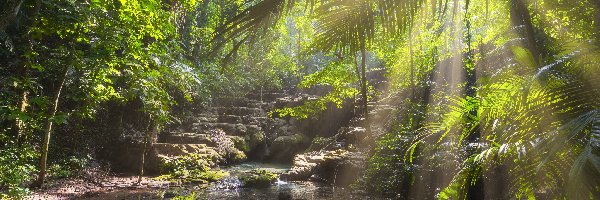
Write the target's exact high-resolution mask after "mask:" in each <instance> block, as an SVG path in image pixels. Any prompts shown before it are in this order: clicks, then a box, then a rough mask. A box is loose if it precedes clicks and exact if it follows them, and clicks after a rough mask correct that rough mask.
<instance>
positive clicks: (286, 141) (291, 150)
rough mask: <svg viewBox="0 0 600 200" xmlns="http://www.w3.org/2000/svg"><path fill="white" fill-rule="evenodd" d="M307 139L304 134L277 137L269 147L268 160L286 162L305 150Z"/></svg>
mask: <svg viewBox="0 0 600 200" xmlns="http://www.w3.org/2000/svg"><path fill="white" fill-rule="evenodd" d="M309 142H310V141H309V139H308V137H306V136H305V135H304V134H299V133H298V134H294V135H285V136H279V137H277V138H276V139H275V140H274V141H273V143H272V144H271V146H270V147H269V152H270V155H269V158H270V159H273V160H277V161H286V160H289V159H290V158H293V156H294V155H296V154H297V153H299V152H301V151H303V150H304V149H306V147H307V146H308V144H309Z"/></svg>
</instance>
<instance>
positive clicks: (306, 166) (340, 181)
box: [281, 149, 365, 185]
mask: <svg viewBox="0 0 600 200" xmlns="http://www.w3.org/2000/svg"><path fill="white" fill-rule="evenodd" d="M357 154H358V153H353V152H349V151H346V150H342V149H338V150H333V151H315V152H309V153H304V154H299V155H296V157H294V164H293V166H292V168H291V169H290V170H289V171H288V172H286V173H284V174H282V175H281V178H283V179H285V180H288V181H301V180H308V179H309V178H311V177H316V178H318V179H320V180H324V181H326V182H331V183H335V184H336V185H348V184H350V183H352V182H353V181H355V180H356V179H357V178H358V177H359V173H360V172H361V171H363V170H362V169H363V166H362V163H364V158H365V157H364V156H362V155H357ZM338 175H339V176H338ZM342 175H343V176H342Z"/></svg>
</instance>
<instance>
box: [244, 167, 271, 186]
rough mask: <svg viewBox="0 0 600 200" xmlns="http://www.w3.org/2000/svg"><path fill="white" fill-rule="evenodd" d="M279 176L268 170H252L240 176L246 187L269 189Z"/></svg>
mask: <svg viewBox="0 0 600 200" xmlns="http://www.w3.org/2000/svg"><path fill="white" fill-rule="evenodd" d="M277 177H278V175H277V174H275V173H272V172H269V171H267V170H252V171H250V172H247V173H244V174H243V175H241V176H240V180H241V181H242V183H244V187H258V188H261V187H269V185H271V183H273V182H275V181H276V180H277Z"/></svg>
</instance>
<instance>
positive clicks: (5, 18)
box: [0, 0, 24, 30]
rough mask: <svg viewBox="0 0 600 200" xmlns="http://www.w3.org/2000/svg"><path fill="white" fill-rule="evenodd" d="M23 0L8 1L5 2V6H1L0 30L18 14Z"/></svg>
mask: <svg viewBox="0 0 600 200" xmlns="http://www.w3.org/2000/svg"><path fill="white" fill-rule="evenodd" d="M23 1H24V0H8V1H5V2H4V3H5V5H2V8H1V9H0V30H4V28H6V26H8V25H9V24H10V23H11V22H12V21H13V20H14V18H15V17H16V16H17V14H19V10H20V9H21V4H23Z"/></svg>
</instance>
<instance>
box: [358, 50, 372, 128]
mask: <svg viewBox="0 0 600 200" xmlns="http://www.w3.org/2000/svg"><path fill="white" fill-rule="evenodd" d="M365 43H366V41H365V40H364V39H363V40H362V42H361V44H360V54H361V62H360V65H361V67H360V68H361V86H360V93H361V95H362V99H363V102H362V103H363V115H364V116H365V124H366V127H365V128H366V129H367V132H368V133H370V132H371V124H370V121H369V108H368V103H369V100H368V99H367V49H366V47H365V45H366V44H365Z"/></svg>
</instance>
